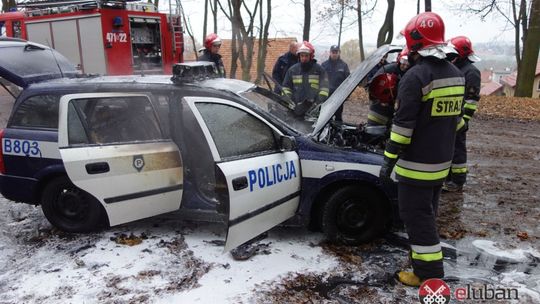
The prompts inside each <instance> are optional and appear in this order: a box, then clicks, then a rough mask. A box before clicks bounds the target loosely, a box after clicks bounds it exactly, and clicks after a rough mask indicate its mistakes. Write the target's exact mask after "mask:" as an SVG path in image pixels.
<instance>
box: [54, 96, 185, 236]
mask: <svg viewBox="0 0 540 304" xmlns="http://www.w3.org/2000/svg"><path fill="white" fill-rule="evenodd" d="M58 145H59V148H60V154H61V156H62V161H63V162H64V167H65V169H66V172H67V174H68V176H69V178H70V179H71V181H72V182H73V183H74V184H75V185H76V186H77V187H79V188H81V189H83V190H84V191H86V192H88V193H90V194H91V195H93V196H94V197H95V198H96V199H98V200H99V202H100V203H101V204H102V205H103V206H104V208H105V210H106V212H107V215H108V218H109V223H110V225H111V226H113V225H118V224H122V223H126V222H130V221H134V220H138V219H141V218H146V217H150V216H153V215H157V214H161V213H165V212H169V211H173V210H177V209H179V208H180V202H181V198H182V190H183V166H182V158H181V155H180V151H179V149H178V147H177V145H176V144H175V143H174V142H172V141H171V140H170V139H167V138H165V136H163V132H162V130H161V128H160V126H159V119H158V116H157V115H156V111H155V109H154V106H153V105H152V103H151V96H150V95H149V94H126V93H88V94H71V95H65V96H63V97H62V98H61V99H60V111H59V124H58Z"/></svg>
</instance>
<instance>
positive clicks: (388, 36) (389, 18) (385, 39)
mask: <svg viewBox="0 0 540 304" xmlns="http://www.w3.org/2000/svg"><path fill="white" fill-rule="evenodd" d="M386 2H388V8H387V9H386V16H385V17H384V22H383V25H382V26H381V29H380V30H379V35H378V36H377V47H379V46H381V45H383V44H389V43H391V42H392V38H393V36H394V7H395V6H396V1H395V0H386Z"/></svg>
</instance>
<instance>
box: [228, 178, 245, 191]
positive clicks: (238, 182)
mask: <svg viewBox="0 0 540 304" xmlns="http://www.w3.org/2000/svg"><path fill="white" fill-rule="evenodd" d="M247 186H248V181H247V177H245V176H240V177H237V178H235V179H233V180H232V187H233V189H234V191H238V190H242V189H244V188H247Z"/></svg>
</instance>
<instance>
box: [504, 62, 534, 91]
mask: <svg viewBox="0 0 540 304" xmlns="http://www.w3.org/2000/svg"><path fill="white" fill-rule="evenodd" d="M516 81H517V73H516V72H513V73H511V74H510V75H507V76H504V77H502V78H501V81H500V82H501V84H502V85H503V87H504V88H503V91H504V95H506V96H514V92H515V89H516ZM532 97H533V98H538V97H540V61H538V62H537V63H536V72H535V73H534V83H533V91H532Z"/></svg>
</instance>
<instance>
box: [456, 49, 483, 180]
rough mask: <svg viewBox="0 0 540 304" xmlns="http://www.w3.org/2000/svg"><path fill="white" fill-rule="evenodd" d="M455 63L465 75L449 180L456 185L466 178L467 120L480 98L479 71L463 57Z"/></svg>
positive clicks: (472, 113)
mask: <svg viewBox="0 0 540 304" xmlns="http://www.w3.org/2000/svg"><path fill="white" fill-rule="evenodd" d="M455 65H456V66H457V67H458V68H459V69H460V70H461V72H462V73H463V75H464V76H465V96H464V102H463V107H462V109H461V116H462V117H463V119H462V120H461V121H460V124H459V125H460V128H459V131H460V132H458V134H457V135H456V142H455V146H454V158H453V159H452V169H451V171H450V173H451V174H450V178H449V179H450V180H451V181H453V182H454V183H455V184H457V185H460V186H461V185H463V184H465V182H466V180H467V173H468V171H469V170H468V168H467V134H466V131H467V129H468V121H469V120H470V119H471V117H472V116H473V115H474V112H475V111H476V108H477V106H478V101H479V100H480V83H481V79H480V71H479V70H478V69H477V68H476V67H475V66H474V65H473V64H472V62H471V61H470V60H469V59H467V58H465V59H463V60H458V61H457V62H456V63H455Z"/></svg>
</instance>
